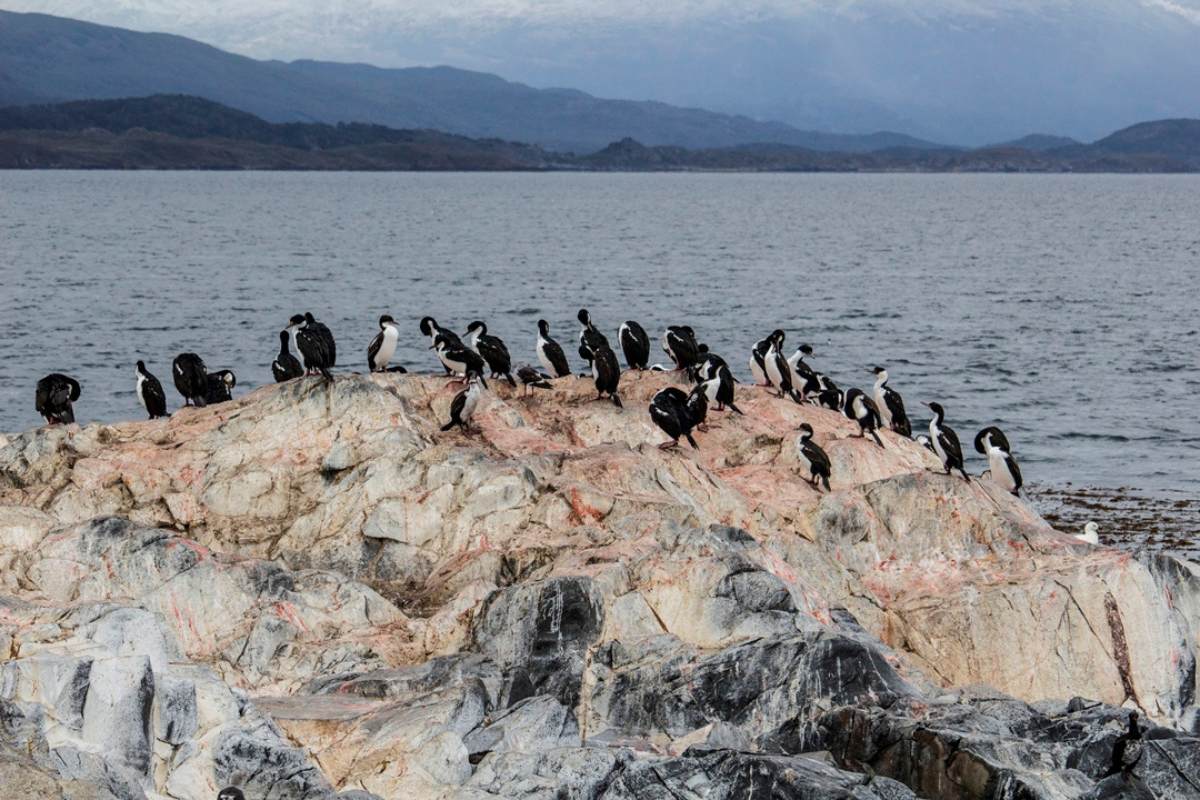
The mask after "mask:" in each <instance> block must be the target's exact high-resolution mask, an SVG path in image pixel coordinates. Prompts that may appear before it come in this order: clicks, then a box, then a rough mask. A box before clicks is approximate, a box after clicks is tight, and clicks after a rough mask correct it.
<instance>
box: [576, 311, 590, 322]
mask: <svg viewBox="0 0 1200 800" xmlns="http://www.w3.org/2000/svg"><path fill="white" fill-rule="evenodd" d="M575 318H576V319H578V320H579V324H580V325H587V326H591V324H592V315H591V314H589V313H588V310H587V309H586V308H581V309H579V313H578V314H576V315H575Z"/></svg>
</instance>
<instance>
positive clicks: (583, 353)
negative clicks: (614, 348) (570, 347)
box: [575, 308, 608, 368]
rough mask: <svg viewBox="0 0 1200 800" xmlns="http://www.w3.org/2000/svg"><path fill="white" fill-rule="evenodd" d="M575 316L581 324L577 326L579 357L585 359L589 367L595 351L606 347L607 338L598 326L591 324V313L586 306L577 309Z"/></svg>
mask: <svg viewBox="0 0 1200 800" xmlns="http://www.w3.org/2000/svg"><path fill="white" fill-rule="evenodd" d="M575 318H576V319H578V320H579V325H580V326H581V327H580V328H579V357H580V358H582V359H583V360H584V361H586V362H587V365H588V367H589V368H590V367H591V366H592V361H593V360H594V359H595V355H594V354H595V352H596V351H597V350H599V349H600V348H601V347H608V339H607V337H605V335H604V334H603V333H601V332H600V329H599V328H597V327H596V326H595V325H593V324H592V315H591V314H589V313H588V310H587V309H586V308H581V309H579V313H578V314H576V315H575Z"/></svg>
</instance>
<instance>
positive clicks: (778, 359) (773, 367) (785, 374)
mask: <svg viewBox="0 0 1200 800" xmlns="http://www.w3.org/2000/svg"><path fill="white" fill-rule="evenodd" d="M785 338H786V334H784V332H783V331H775V332H774V333H772V334H771V347H770V348H769V349H768V350H767V354H766V356H764V357H763V367H764V369H765V370H766V373H767V380H769V381H770V382H771V385H772V386H774V387H775V388H776V389H777V390H778V391H779V396H780V397H784V396H789V397H791V398H792V399H793V400H796V402H797V403H798V402H800V401H799V400H798V399H797V397H796V394H795V392H794V391H793V390H792V371H791V369H790V368H789V367H788V363H787V359H786V358H784V357H783V341H784V339H785Z"/></svg>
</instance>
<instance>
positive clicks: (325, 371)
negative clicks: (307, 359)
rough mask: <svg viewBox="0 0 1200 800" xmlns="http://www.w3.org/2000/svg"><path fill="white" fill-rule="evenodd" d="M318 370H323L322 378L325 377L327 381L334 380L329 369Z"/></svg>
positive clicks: (321, 368) (320, 368)
mask: <svg viewBox="0 0 1200 800" xmlns="http://www.w3.org/2000/svg"><path fill="white" fill-rule="evenodd" d="M317 369H319V370H321V377H323V378H324V379H325V380H327V381H332V380H333V373H332V372H330V371H329V368H328V367H317Z"/></svg>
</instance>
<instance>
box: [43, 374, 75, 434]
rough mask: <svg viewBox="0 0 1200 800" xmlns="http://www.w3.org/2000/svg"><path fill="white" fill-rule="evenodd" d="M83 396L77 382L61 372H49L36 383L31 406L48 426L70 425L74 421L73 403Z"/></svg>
mask: <svg viewBox="0 0 1200 800" xmlns="http://www.w3.org/2000/svg"><path fill="white" fill-rule="evenodd" d="M81 394H83V389H82V388H81V387H80V386H79V381H77V380H75V379H74V378H72V377H70V376H69V375H63V374H62V373H61V372H51V373H50V374H49V375H47V376H46V377H44V378H42V379H41V380H40V381H38V382H37V389H36V391H35V392H34V398H33V404H34V408H36V409H37V412H38V413H39V414H41V415H42V416H43V417H44V418H45V420H46V423H47V424H49V425H58V424H62V425H70V424H71V423H72V422H74V421H75V406H74V405H73V403H74V402H75V401H76V400H78V399H79V396H80V395H81Z"/></svg>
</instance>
